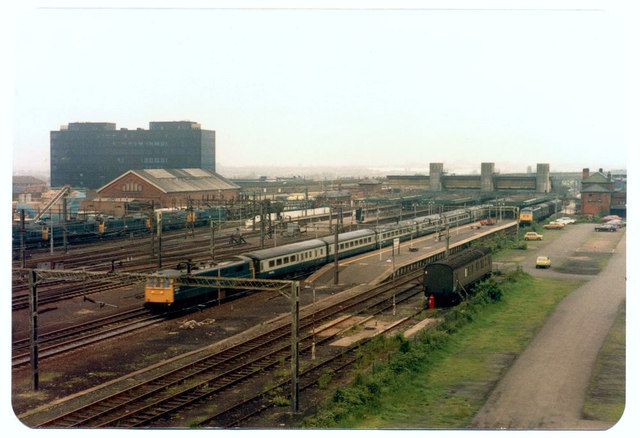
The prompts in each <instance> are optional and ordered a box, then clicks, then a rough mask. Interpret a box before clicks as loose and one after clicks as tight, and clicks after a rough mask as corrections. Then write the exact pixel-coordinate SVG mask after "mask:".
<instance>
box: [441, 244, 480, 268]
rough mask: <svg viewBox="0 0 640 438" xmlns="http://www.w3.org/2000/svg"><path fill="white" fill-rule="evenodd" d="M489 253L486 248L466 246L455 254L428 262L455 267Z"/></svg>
mask: <svg viewBox="0 0 640 438" xmlns="http://www.w3.org/2000/svg"><path fill="white" fill-rule="evenodd" d="M489 253H491V251H490V250H489V249H488V248H481V247H479V248H467V249H465V250H463V251H461V252H459V253H457V254H454V255H451V256H449V257H447V258H446V259H442V260H438V261H436V262H433V263H430V265H443V266H448V267H450V268H451V269H457V268H460V267H462V266H465V265H467V264H468V263H470V262H472V261H474V260H476V259H479V258H481V257H484V256H485V255H487V254H489Z"/></svg>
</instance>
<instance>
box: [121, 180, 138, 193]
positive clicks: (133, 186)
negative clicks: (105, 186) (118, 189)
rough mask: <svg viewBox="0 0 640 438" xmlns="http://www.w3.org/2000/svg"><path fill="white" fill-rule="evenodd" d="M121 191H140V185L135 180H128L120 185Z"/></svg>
mask: <svg viewBox="0 0 640 438" xmlns="http://www.w3.org/2000/svg"><path fill="white" fill-rule="evenodd" d="M122 191H123V192H141V191H142V185H140V184H138V183H137V182H135V181H129V182H128V183H126V184H125V185H123V186H122Z"/></svg>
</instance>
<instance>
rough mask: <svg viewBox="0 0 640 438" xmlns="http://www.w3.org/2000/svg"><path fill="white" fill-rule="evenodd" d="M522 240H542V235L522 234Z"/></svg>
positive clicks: (531, 232)
mask: <svg viewBox="0 0 640 438" xmlns="http://www.w3.org/2000/svg"><path fill="white" fill-rule="evenodd" d="M524 240H542V234H538V233H534V232H533V231H530V232H528V233H525V234H524Z"/></svg>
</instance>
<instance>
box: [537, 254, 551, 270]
mask: <svg viewBox="0 0 640 438" xmlns="http://www.w3.org/2000/svg"><path fill="white" fill-rule="evenodd" d="M550 267H551V259H550V258H549V257H547V256H538V258H536V269H537V268H550Z"/></svg>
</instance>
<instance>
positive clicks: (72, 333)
mask: <svg viewBox="0 0 640 438" xmlns="http://www.w3.org/2000/svg"><path fill="white" fill-rule="evenodd" d="M166 318H167V314H156V315H154V314H152V313H151V312H149V311H148V310H146V309H132V310H127V311H125V312H120V313H118V314H116V315H110V316H106V317H104V318H99V319H94V320H92V321H88V322H84V323H81V324H76V325H73V326H69V327H65V328H63V329H59V330H53V331H49V332H46V333H42V334H40V335H39V336H38V356H39V358H40V359H44V358H47V357H50V356H54V355H57V354H61V353H64V352H67V351H69V350H73V349H76V348H80V347H85V346H87V345H90V344H93V343H95V342H99V341H102V340H105V339H109V338H112V337H115V336H120V335H122V334H124V333H128V332H130V331H133V330H138V329H140V328H142V327H147V326H149V325H151V324H155V323H158V322H160V321H163V320H165V319H166ZM29 347H30V340H29V339H28V338H22V339H17V340H15V341H13V343H12V351H13V353H12V358H11V365H12V367H18V366H21V365H25V364H27V363H29Z"/></svg>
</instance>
